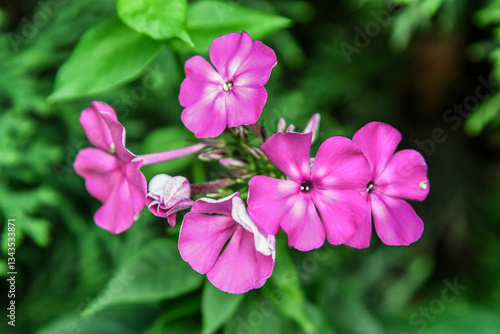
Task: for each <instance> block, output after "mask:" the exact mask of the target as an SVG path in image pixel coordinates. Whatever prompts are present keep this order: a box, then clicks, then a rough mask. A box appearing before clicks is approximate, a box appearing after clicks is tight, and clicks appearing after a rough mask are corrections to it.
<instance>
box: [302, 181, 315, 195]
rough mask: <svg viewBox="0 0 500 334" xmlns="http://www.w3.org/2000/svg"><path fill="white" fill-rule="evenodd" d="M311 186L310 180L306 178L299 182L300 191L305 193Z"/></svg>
mask: <svg viewBox="0 0 500 334" xmlns="http://www.w3.org/2000/svg"><path fill="white" fill-rule="evenodd" d="M312 187H313V184H312V182H311V181H309V180H307V181H304V182H302V183H301V184H300V191H302V192H303V193H307V192H309V191H310V190H311V189H312Z"/></svg>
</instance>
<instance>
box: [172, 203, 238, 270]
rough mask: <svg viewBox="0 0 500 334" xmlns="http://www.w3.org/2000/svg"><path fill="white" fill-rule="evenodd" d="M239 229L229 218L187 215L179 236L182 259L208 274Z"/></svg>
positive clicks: (196, 214)
mask: <svg viewBox="0 0 500 334" xmlns="http://www.w3.org/2000/svg"><path fill="white" fill-rule="evenodd" d="M196 203H198V201H197V202H196ZM196 203H195V205H196ZM237 228H238V224H237V223H236V222H235V221H234V220H233V219H232V218H231V217H228V216H216V215H214V216H208V215H205V214H200V213H193V212H192V211H191V212H188V213H186V215H185V216H184V221H183V222H182V227H181V231H180V234H179V251H180V253H181V256H182V258H183V259H184V261H186V262H187V263H189V264H190V265H191V267H193V269H194V270H196V271H197V272H199V273H200V274H206V273H207V272H208V271H209V270H210V269H211V268H212V267H213V265H214V263H215V261H217V258H218V257H219V254H220V252H221V250H222V248H223V247H224V245H225V244H226V242H227V240H228V239H229V237H230V236H231V234H233V233H234V231H235V230H236V229H237Z"/></svg>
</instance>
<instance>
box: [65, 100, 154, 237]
mask: <svg viewBox="0 0 500 334" xmlns="http://www.w3.org/2000/svg"><path fill="white" fill-rule="evenodd" d="M80 123H81V125H82V127H83V129H84V131H85V134H86V135H87V138H88V140H89V141H90V143H92V145H94V146H95V148H86V149H83V150H81V151H80V152H79V153H78V155H77V157H76V159H75V163H74V168H75V171H76V172H77V173H78V175H80V176H81V177H83V178H84V179H85V186H86V188H87V190H88V192H89V193H90V194H91V195H92V196H94V197H95V198H97V199H98V200H99V201H101V202H102V203H103V205H102V206H101V207H100V208H99V209H98V210H97V212H96V213H95V215H94V221H95V222H96V224H97V225H98V226H100V227H102V228H103V229H106V230H108V231H110V232H111V233H121V232H123V231H125V230H127V229H128V228H129V227H130V226H131V225H132V224H133V222H134V220H135V219H137V218H138V214H139V212H140V211H141V209H142V208H143V207H144V204H145V199H144V197H145V195H146V179H145V178H144V175H143V174H142V173H141V171H140V170H139V168H140V167H141V165H142V161H141V160H138V161H136V160H134V158H135V155H133V154H132V153H130V151H128V150H127V149H126V148H125V145H124V144H125V129H124V128H123V126H122V125H121V124H120V123H119V122H118V121H117V118H116V114H115V112H114V110H113V109H112V108H111V107H110V106H109V105H107V104H105V103H102V102H97V101H93V102H91V104H90V108H87V109H85V110H83V111H82V113H81V116H80Z"/></svg>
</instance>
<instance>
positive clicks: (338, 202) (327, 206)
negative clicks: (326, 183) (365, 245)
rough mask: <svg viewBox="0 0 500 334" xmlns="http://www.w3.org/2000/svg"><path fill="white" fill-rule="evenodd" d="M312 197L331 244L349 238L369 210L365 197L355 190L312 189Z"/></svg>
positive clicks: (340, 242)
mask: <svg viewBox="0 0 500 334" xmlns="http://www.w3.org/2000/svg"><path fill="white" fill-rule="evenodd" d="M312 198H313V201H314V204H315V205H316V208H318V211H319V213H320V215H321V220H322V221H323V226H324V228H325V232H326V238H327V240H328V242H329V243H331V244H332V245H340V244H343V243H345V242H346V241H347V240H349V239H350V238H351V237H352V236H353V235H354V234H355V233H356V232H357V231H358V230H359V228H360V227H361V225H362V224H363V222H364V220H365V218H366V216H367V215H368V212H369V207H368V204H367V203H366V200H365V198H364V197H363V195H361V194H360V193H359V192H358V191H355V190H330V189H329V190H313V191H312Z"/></svg>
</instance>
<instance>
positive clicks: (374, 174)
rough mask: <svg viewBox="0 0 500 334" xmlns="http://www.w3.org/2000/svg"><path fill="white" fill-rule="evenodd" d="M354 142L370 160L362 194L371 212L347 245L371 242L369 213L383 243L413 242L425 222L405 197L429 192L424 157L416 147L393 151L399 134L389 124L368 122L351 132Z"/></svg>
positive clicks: (418, 197)
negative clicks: (368, 175) (353, 132)
mask: <svg viewBox="0 0 500 334" xmlns="http://www.w3.org/2000/svg"><path fill="white" fill-rule="evenodd" d="M353 141H354V142H355V143H356V144H357V145H358V146H359V147H360V148H361V150H362V151H363V153H364V155H365V156H366V158H367V159H368V161H369V163H370V180H369V182H368V183H367V185H366V186H365V187H364V189H362V193H363V194H364V196H365V198H366V201H367V203H368V206H369V207H370V209H371V214H369V215H367V216H366V219H365V221H364V223H363V224H362V227H361V228H360V229H359V231H358V232H357V233H356V234H355V235H354V236H353V237H352V238H351V240H349V241H348V242H346V245H348V246H351V247H355V248H366V247H368V246H369V245H370V238H371V234H372V222H371V221H372V215H373V222H374V225H375V230H376V231H377V234H378V236H379V237H380V239H381V240H382V241H383V242H384V243H385V244H387V245H409V244H411V243H412V242H415V241H416V240H418V239H419V238H420V236H421V235H422V232H423V230H424V224H423V222H422V220H421V219H420V217H419V216H418V215H417V214H416V213H415V211H414V210H413V208H412V207H411V205H410V204H408V203H407V202H406V201H405V200H415V201H423V200H424V199H425V198H426V197H427V194H428V193H429V179H428V178H427V164H426V163H425V159H424V158H423V157H422V155H421V154H420V153H418V152H417V151H415V150H402V151H399V152H396V153H394V152H395V151H396V147H397V146H398V144H399V142H400V141H401V133H400V132H399V131H398V130H396V129H395V128H393V127H392V126H390V125H388V124H384V123H379V122H371V123H369V124H367V125H365V126H364V127H362V128H361V129H360V130H358V131H357V132H356V134H354V137H353Z"/></svg>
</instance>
